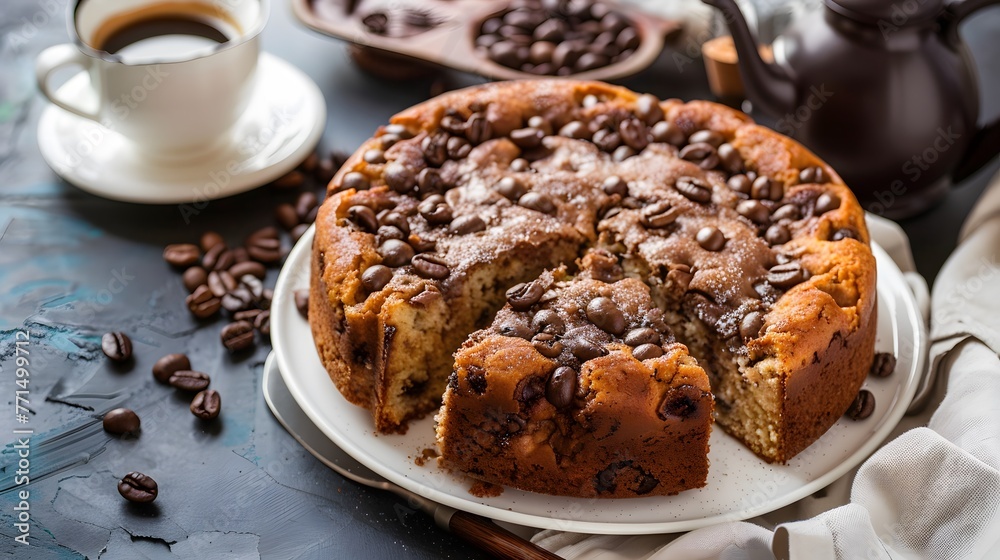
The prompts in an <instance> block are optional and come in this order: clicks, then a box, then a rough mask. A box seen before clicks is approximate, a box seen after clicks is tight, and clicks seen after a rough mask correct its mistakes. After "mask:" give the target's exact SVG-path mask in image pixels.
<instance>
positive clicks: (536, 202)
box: [517, 192, 556, 214]
mask: <svg viewBox="0 0 1000 560" xmlns="http://www.w3.org/2000/svg"><path fill="white" fill-rule="evenodd" d="M517 204H518V205H519V206H522V207H524V208H527V209H528V210H534V211H535V212H541V213H542V214H552V213H554V212H555V211H556V205H555V203H553V202H552V199H551V198H549V196H548V195H546V194H542V193H537V192H529V193H525V194H524V195H523V196H521V198H519V199H517Z"/></svg>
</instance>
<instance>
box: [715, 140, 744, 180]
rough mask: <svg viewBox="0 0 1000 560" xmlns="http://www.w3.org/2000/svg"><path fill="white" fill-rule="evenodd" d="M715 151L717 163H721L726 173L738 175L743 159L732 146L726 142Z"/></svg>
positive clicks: (741, 168)
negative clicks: (717, 155)
mask: <svg viewBox="0 0 1000 560" xmlns="http://www.w3.org/2000/svg"><path fill="white" fill-rule="evenodd" d="M716 151H717V153H718V154H719V161H721V162H722V168H723V169H725V170H726V171H727V172H729V173H739V172H740V171H742V170H743V158H742V157H740V152H739V151H737V150H736V148H734V147H733V145H732V144H730V143H728V142H726V143H724V144H721V145H720V146H719V147H718V149H717V150H716Z"/></svg>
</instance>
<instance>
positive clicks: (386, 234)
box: [375, 226, 407, 245]
mask: <svg viewBox="0 0 1000 560" xmlns="http://www.w3.org/2000/svg"><path fill="white" fill-rule="evenodd" d="M406 238H407V235H406V234H405V233H403V232H402V231H401V230H400V229H399V228H398V227H396V226H382V227H380V228H378V233H377V234H376V235H375V242H376V243H378V244H379V245H381V244H383V243H385V242H386V241H388V240H390V239H396V240H399V241H406Z"/></svg>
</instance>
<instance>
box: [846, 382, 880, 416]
mask: <svg viewBox="0 0 1000 560" xmlns="http://www.w3.org/2000/svg"><path fill="white" fill-rule="evenodd" d="M873 412H875V395H873V394H872V393H871V391H869V390H867V389H862V390H861V391H860V392H858V396H857V397H855V398H854V402H852V403H851V406H849V407H848V408H847V412H845V413H844V414H845V415H846V416H847V417H848V418H850V419H851V420H864V419H865V418H868V417H869V416H871V415H872V413H873Z"/></svg>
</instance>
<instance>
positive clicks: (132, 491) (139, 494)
mask: <svg viewBox="0 0 1000 560" xmlns="http://www.w3.org/2000/svg"><path fill="white" fill-rule="evenodd" d="M118 493H119V494H121V495H122V497H123V498H125V499H126V500H128V501H130V502H133V503H137V504H146V503H149V502H152V501H153V500H155V499H156V495H157V494H158V493H159V489H158V488H157V486H156V481H155V480H153V479H152V478H150V477H148V476H146V475H144V474H142V473H140V472H130V473H128V474H127V475H125V477H124V478H122V479H121V481H120V482H118Z"/></svg>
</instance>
